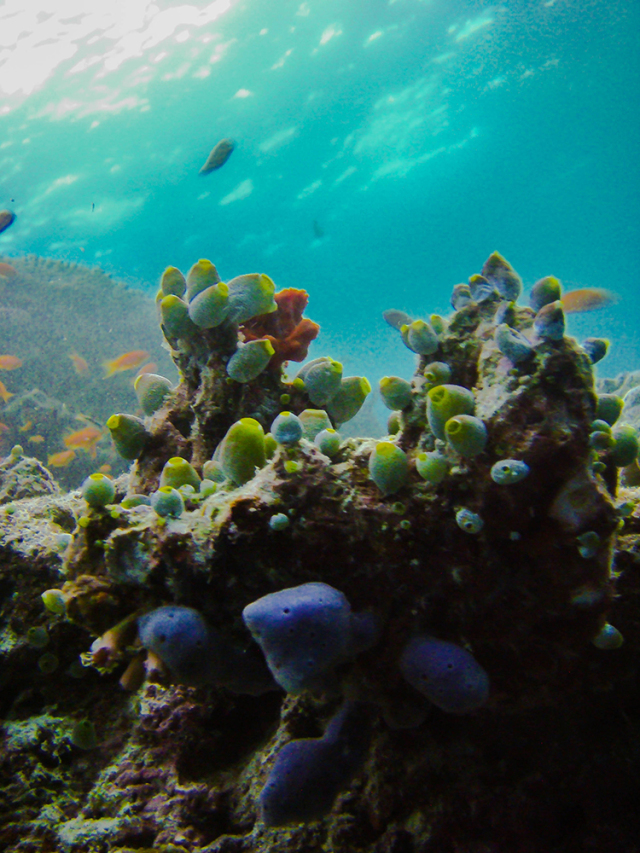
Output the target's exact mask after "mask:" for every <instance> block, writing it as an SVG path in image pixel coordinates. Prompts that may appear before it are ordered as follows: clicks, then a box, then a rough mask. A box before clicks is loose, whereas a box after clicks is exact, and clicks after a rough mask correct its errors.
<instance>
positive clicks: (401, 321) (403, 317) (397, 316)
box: [382, 308, 413, 331]
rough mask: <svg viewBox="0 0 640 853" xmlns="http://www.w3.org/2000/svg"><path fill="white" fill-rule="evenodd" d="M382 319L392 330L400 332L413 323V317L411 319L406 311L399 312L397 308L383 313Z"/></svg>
mask: <svg viewBox="0 0 640 853" xmlns="http://www.w3.org/2000/svg"><path fill="white" fill-rule="evenodd" d="M382 317H383V319H384V320H386V322H387V323H388V324H389V325H390V326H391V328H392V329H397V330H398V331H400V329H401V328H402V327H403V326H410V325H411V323H412V322H413V317H410V316H409V315H408V314H407V313H406V312H405V311H398V310H396V309H395V308H389V310H388V311H383V312H382Z"/></svg>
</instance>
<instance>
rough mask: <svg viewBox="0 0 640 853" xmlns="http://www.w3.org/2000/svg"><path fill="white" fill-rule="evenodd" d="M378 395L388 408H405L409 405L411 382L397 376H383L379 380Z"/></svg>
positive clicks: (395, 409) (394, 409)
mask: <svg viewBox="0 0 640 853" xmlns="http://www.w3.org/2000/svg"><path fill="white" fill-rule="evenodd" d="M380 396H381V397H382V402H383V403H384V404H385V406H386V407H387V408H388V409H391V410H393V411H397V410H398V409H406V408H407V406H409V405H411V383H410V382H407V380H406V379H401V378H400V377H399V376H383V377H382V379H381V380H380Z"/></svg>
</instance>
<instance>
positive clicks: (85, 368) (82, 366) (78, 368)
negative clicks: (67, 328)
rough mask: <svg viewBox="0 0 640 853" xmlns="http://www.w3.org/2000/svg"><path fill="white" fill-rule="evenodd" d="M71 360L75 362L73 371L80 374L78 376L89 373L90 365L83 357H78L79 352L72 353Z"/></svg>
mask: <svg viewBox="0 0 640 853" xmlns="http://www.w3.org/2000/svg"><path fill="white" fill-rule="evenodd" d="M69 358H70V359H71V361H72V362H73V369H74V370H75V372H76V373H77V374H78V376H82V375H83V374H84V373H88V372H89V365H88V363H87V362H86V361H85V360H84V358H82V356H80V355H78V353H77V352H70V353H69Z"/></svg>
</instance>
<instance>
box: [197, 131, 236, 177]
mask: <svg viewBox="0 0 640 853" xmlns="http://www.w3.org/2000/svg"><path fill="white" fill-rule="evenodd" d="M235 147H236V144H235V142H234V141H233V139H221V140H220V142H218V144H217V145H215V146H214V147H213V148H212V149H211V153H210V154H209V156H208V157H207V159H206V161H205V164H204V166H203V167H202V168H201V169H200V174H201V175H208V174H209V173H210V172H215V170H216V169H220V168H221V167H222V166H224V164H225V163H226V162H227V160H228V159H229V157H231V154H232V152H233V149H234V148H235Z"/></svg>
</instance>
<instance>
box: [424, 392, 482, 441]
mask: <svg viewBox="0 0 640 853" xmlns="http://www.w3.org/2000/svg"><path fill="white" fill-rule="evenodd" d="M474 408H475V399H474V396H473V394H472V393H471V391H469V390H468V389H467V388H463V387H462V385H436V387H435V388H431V390H430V391H429V392H428V393H427V418H428V421H429V426H430V427H431V430H432V432H433V434H434V435H435V436H436V438H440V439H443V440H444V438H445V431H444V427H445V424H446V422H447V421H448V420H449V419H450V418H454V417H456V415H472V414H473V410H474Z"/></svg>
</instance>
